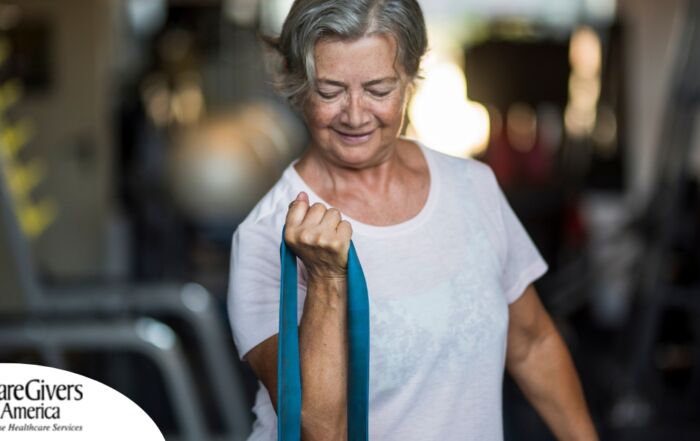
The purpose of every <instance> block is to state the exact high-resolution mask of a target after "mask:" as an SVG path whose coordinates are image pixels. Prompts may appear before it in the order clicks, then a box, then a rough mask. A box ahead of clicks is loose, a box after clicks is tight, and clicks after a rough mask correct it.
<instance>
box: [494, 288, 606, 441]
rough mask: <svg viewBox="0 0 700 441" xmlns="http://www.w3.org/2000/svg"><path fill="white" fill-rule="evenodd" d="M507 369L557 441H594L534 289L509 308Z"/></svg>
mask: <svg viewBox="0 0 700 441" xmlns="http://www.w3.org/2000/svg"><path fill="white" fill-rule="evenodd" d="M509 314H510V319H509V321H510V324H509V328H508V349H507V354H506V367H507V369H508V372H509V373H510V375H511V376H512V377H513V379H514V380H515V381H516V383H517V384H518V386H519V387H520V389H521V390H522V391H523V393H524V394H525V397H526V398H527V399H528V400H529V401H530V403H532V405H533V406H534V407H535V409H536V410H537V412H538V413H539V414H540V416H542V418H543V419H544V421H545V422H546V423H547V425H548V426H549V428H550V429H551V431H552V432H553V433H554V435H555V436H556V437H557V439H559V440H562V441H563V440H586V441H589V440H597V439H598V437H597V435H596V432H595V428H594V426H593V422H592V421H591V417H590V415H589V413H588V409H587V407H586V401H585V398H584V396H583V390H582V388H581V383H580V381H579V378H578V375H577V373H576V369H575V367H574V364H573V361H572V360H571V355H570V354H569V351H568V349H567V348H566V345H565V343H564V341H563V339H562V338H561V336H560V335H559V332H557V330H556V327H555V326H554V323H553V322H552V319H551V318H550V317H549V314H547V311H546V310H545V309H544V307H543V306H542V303H541V302H540V300H539V298H538V296H537V292H536V291H535V288H534V287H533V286H532V285H530V286H528V288H527V289H526V290H525V293H524V294H523V295H522V296H521V297H520V298H519V299H518V300H516V301H515V302H513V303H512V304H511V305H510V307H509Z"/></svg>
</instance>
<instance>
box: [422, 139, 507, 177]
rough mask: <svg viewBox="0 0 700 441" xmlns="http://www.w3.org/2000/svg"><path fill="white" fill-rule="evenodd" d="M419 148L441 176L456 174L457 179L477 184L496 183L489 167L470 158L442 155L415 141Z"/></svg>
mask: <svg viewBox="0 0 700 441" xmlns="http://www.w3.org/2000/svg"><path fill="white" fill-rule="evenodd" d="M415 142H416V144H417V145H418V146H420V147H421V148H422V150H423V152H424V153H425V154H426V156H429V158H428V159H429V160H432V162H433V163H434V164H435V165H436V166H437V167H438V169H439V171H440V173H441V174H450V173H451V174H458V175H461V176H459V177H467V178H468V179H470V180H475V181H478V182H479V183H485V184H493V183H495V182H496V178H495V175H494V173H493V170H492V169H491V167H490V166H489V165H488V164H486V163H484V162H481V161H479V160H478V159H474V158H470V157H458V156H453V155H450V154H447V153H443V152H441V151H439V150H436V149H434V148H433V147H431V146H426V145H425V144H422V143H420V142H418V141H415Z"/></svg>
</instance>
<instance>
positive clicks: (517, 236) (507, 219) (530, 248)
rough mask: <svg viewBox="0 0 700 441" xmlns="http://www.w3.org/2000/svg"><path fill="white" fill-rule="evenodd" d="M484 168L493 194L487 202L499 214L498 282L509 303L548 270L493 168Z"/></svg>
mask: <svg viewBox="0 0 700 441" xmlns="http://www.w3.org/2000/svg"><path fill="white" fill-rule="evenodd" d="M487 172H488V175H489V176H488V177H489V180H490V181H491V187H492V190H493V191H492V192H490V194H491V195H493V197H494V198H495V201H492V202H491V203H490V204H489V205H490V206H492V207H494V208H495V211H496V212H497V213H498V215H499V216H497V218H496V221H497V223H498V224H499V225H498V230H499V234H498V235H497V236H498V237H500V240H499V242H500V252H501V263H502V274H501V286H502V288H503V292H504V294H505V296H506V299H507V300H508V303H509V304H510V303H513V302H515V301H516V300H517V299H518V298H520V296H521V295H522V294H523V292H524V291H525V288H527V286H528V285H530V284H531V283H532V282H534V281H535V280H537V279H539V278H540V277H541V276H542V275H543V274H544V273H546V272H547V269H548V265H547V263H546V262H545V260H544V259H543V258H542V255H541V254H540V252H539V250H538V249H537V247H536V246H535V244H534V242H533V241H532V239H531V238H530V236H529V235H528V233H527V231H526V230H525V228H524V227H523V225H522V223H521V222H520V220H519V219H518V217H517V216H516V215H515V213H514V212H513V209H512V208H511V206H510V204H509V203H508V200H507V199H506V197H505V195H504V194H503V191H502V190H501V187H500V186H499V185H498V182H497V181H496V177H495V175H494V174H493V171H492V170H491V169H490V168H487ZM498 218H500V219H498Z"/></svg>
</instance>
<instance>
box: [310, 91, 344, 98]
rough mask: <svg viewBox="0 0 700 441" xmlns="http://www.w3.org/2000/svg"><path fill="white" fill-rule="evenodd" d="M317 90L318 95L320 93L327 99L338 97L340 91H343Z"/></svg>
mask: <svg viewBox="0 0 700 441" xmlns="http://www.w3.org/2000/svg"><path fill="white" fill-rule="evenodd" d="M316 92H317V93H318V95H319V96H320V97H321V98H323V99H326V100H329V99H333V98H336V97H338V95H340V93H341V92H340V91H337V92H323V91H320V90H317V91H316Z"/></svg>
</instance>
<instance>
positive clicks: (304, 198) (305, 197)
mask: <svg viewBox="0 0 700 441" xmlns="http://www.w3.org/2000/svg"><path fill="white" fill-rule="evenodd" d="M295 200H296V201H304V202H306V203H307V204H308V203H309V195H308V194H306V193H305V192H303V191H301V192H299V194H298V195H297V198H296V199H295Z"/></svg>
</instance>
